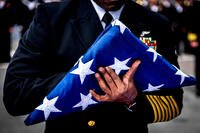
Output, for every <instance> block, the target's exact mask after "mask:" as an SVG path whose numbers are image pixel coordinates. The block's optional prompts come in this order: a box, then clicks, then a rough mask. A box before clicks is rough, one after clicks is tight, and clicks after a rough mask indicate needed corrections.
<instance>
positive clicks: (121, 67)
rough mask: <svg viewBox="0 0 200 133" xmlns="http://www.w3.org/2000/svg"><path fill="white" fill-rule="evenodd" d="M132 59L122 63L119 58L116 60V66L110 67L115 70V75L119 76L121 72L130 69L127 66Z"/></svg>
mask: <svg viewBox="0 0 200 133" xmlns="http://www.w3.org/2000/svg"><path fill="white" fill-rule="evenodd" d="M130 59H131V58H128V59H126V60H124V61H120V60H118V59H117V58H115V59H114V64H113V65H110V66H109V67H110V68H112V69H115V73H116V74H117V75H118V74H119V73H120V71H122V70H128V69H129V67H128V66H127V65H126V64H127V62H128V61H129V60H130Z"/></svg>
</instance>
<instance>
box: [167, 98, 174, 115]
mask: <svg viewBox="0 0 200 133" xmlns="http://www.w3.org/2000/svg"><path fill="white" fill-rule="evenodd" d="M166 97H167V99H168V101H169V103H170V105H171V107H172V112H173V117H172V118H174V117H175V116H176V110H175V108H174V105H173V102H172V101H171V99H170V98H169V96H166Z"/></svg>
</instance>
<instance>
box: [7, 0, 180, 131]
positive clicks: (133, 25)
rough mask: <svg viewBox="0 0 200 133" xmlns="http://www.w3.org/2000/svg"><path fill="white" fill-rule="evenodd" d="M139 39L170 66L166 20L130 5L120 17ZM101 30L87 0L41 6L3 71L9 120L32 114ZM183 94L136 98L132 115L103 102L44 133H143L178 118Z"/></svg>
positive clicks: (171, 52) (171, 50)
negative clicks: (145, 36)
mask: <svg viewBox="0 0 200 133" xmlns="http://www.w3.org/2000/svg"><path fill="white" fill-rule="evenodd" d="M120 21H122V22H123V23H124V24H125V25H126V26H128V27H129V28H130V29H131V30H132V32H133V33H134V34H135V35H137V36H138V37H140V35H141V33H142V32H143V31H150V35H149V36H151V37H152V38H153V39H154V40H156V41H157V50H158V52H159V53H160V54H162V56H164V57H165V58H166V59H167V60H169V61H170V62H171V63H173V64H174V65H178V64H177V57H176V55H175V53H174V46H175V45H174V44H172V43H171V40H170V36H171V34H170V28H169V25H168V21H167V20H166V19H165V18H164V17H162V16H160V15H158V14H155V13H153V12H151V11H149V10H147V9H145V8H143V7H141V6H139V5H138V4H136V3H135V2H132V1H131V0H130V1H128V2H127V4H126V5H125V7H124V9H123V11H122V14H121V16H120ZM102 30H103V28H102V26H101V23H100V21H99V18H98V16H97V14H96V12H95V10H94V8H93V6H92V4H91V2H90V0H65V1H64V2H60V3H49V4H44V5H40V6H39V7H38V9H37V11H36V14H35V17H34V19H33V21H32V23H31V25H30V27H29V29H28V30H27V31H26V33H25V34H24V36H23V37H22V38H21V40H20V42H19V47H18V48H17V50H16V52H15V54H14V57H13V58H12V60H11V62H10V64H9V67H8V69H7V72H6V78H5V84H4V104H5V107H6V109H7V111H8V112H9V113H10V114H11V115H14V116H16V115H25V114H28V113H30V112H31V111H33V109H34V108H35V107H37V106H38V105H39V104H40V103H41V101H42V99H43V98H44V97H45V96H46V95H47V94H48V93H49V92H50V91H51V90H52V89H53V88H54V86H55V85H56V84H57V83H58V82H59V81H60V80H61V79H62V78H63V77H64V75H65V74H66V72H67V71H68V70H69V69H70V68H71V67H72V66H73V65H74V63H75V62H76V61H77V60H78V59H79V57H80V56H81V55H82V54H84V53H85V52H86V50H87V49H88V48H89V47H90V46H91V45H92V43H93V42H94V41H95V39H96V38H97V37H98V35H99V34H100V33H101V31H102ZM182 94H183V93H182V89H180V88H179V89H175V90H174V91H172V90H171V91H158V92H155V93H146V94H139V96H138V97H137V99H136V101H137V104H136V107H135V109H134V111H133V112H130V111H128V110H127V108H126V107H125V106H124V105H121V104H117V103H105V104H101V105H97V106H95V107H92V108H90V109H86V110H84V111H82V112H76V113H72V114H70V115H67V116H65V117H62V118H58V119H56V120H52V121H47V122H46V128H45V132H47V133H50V132H63V131H65V132H69V131H70V129H72V131H77V130H81V131H83V130H86V131H94V130H98V131H105V132H106V131H109V130H115V129H116V131H117V130H123V131H132V132H134V133H136V132H139V133H146V132H148V131H147V124H148V123H152V122H160V121H168V120H171V119H173V118H175V117H177V116H178V115H179V114H180V112H181V108H182Z"/></svg>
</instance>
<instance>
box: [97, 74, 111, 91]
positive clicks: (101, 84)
mask: <svg viewBox="0 0 200 133" xmlns="http://www.w3.org/2000/svg"><path fill="white" fill-rule="evenodd" d="M95 77H96V79H97V81H98V83H99V86H100V88H101V89H102V91H103V92H104V93H106V94H108V95H110V94H111V91H110V89H109V88H108V87H107V85H106V83H105V81H104V80H103V79H102V78H101V76H100V74H99V73H96V74H95Z"/></svg>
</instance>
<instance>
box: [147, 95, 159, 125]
mask: <svg viewBox="0 0 200 133" xmlns="http://www.w3.org/2000/svg"><path fill="white" fill-rule="evenodd" d="M146 97H147V99H148V100H149V102H150V104H151V106H152V108H153V112H154V121H153V122H156V121H157V119H158V113H157V111H156V107H155V105H154V103H153V102H152V101H151V99H150V98H149V95H146Z"/></svg>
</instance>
